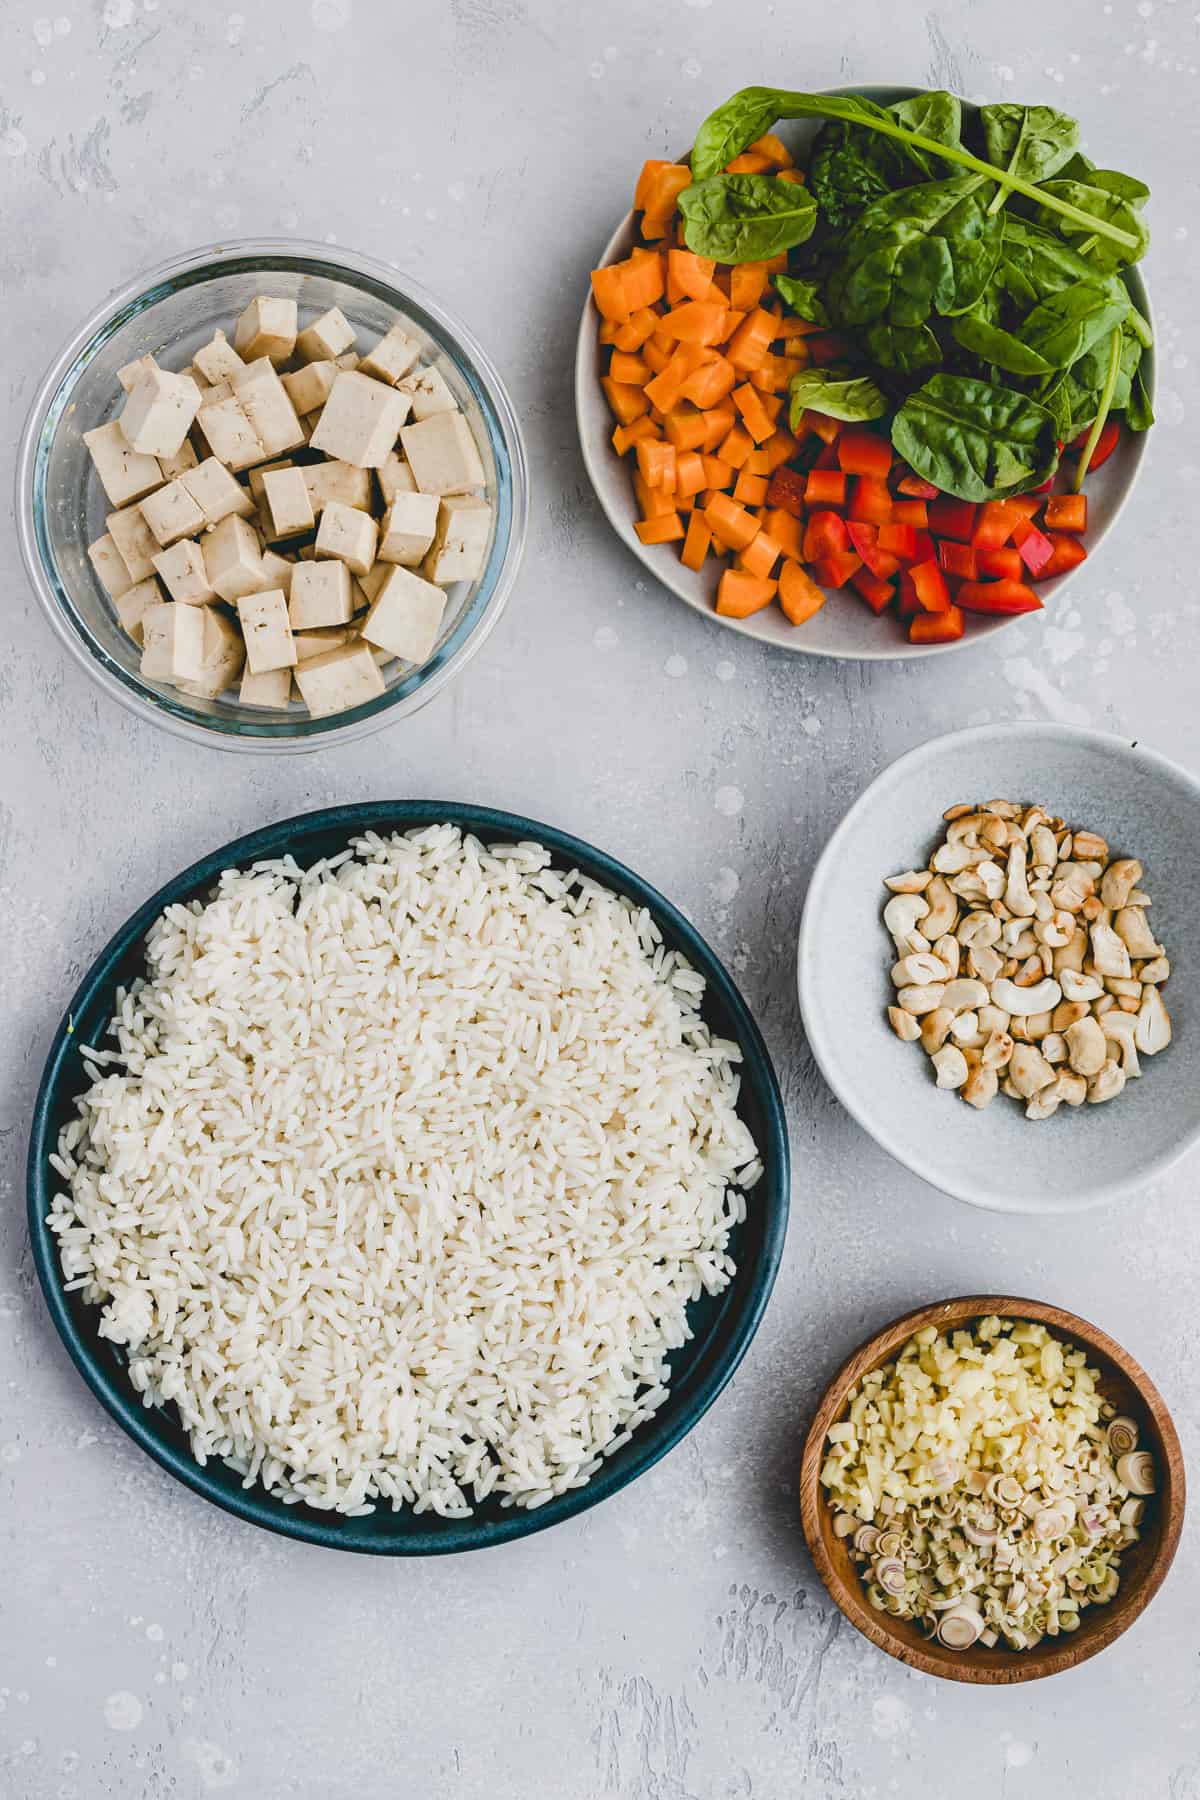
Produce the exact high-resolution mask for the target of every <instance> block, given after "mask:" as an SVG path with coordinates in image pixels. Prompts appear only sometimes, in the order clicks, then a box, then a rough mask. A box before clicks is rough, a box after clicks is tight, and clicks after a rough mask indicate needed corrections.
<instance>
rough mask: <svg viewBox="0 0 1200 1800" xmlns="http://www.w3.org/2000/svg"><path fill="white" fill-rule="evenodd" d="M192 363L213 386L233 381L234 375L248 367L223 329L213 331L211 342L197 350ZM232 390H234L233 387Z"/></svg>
mask: <svg viewBox="0 0 1200 1800" xmlns="http://www.w3.org/2000/svg"><path fill="white" fill-rule="evenodd" d="M192 363H193V365H194V366H195V367H196V368H197V369H199V371H200V373H201V375H202V376H203V377H204V379H205V381H207V382H208V383H209V384H210V385H211V386H213V387H215V386H216V385H217V383H218V382H221V381H228V382H230V383H232V381H233V378H234V376H235V375H240V374H241V373H242V371H243V369H244V368H245V367H246V364H245V362H244V361H243V359H242V358H241V357H240V356H239V355H238V353H237V351H236V350H235V349H234V347H233V345H232V344H231V343H230V342H229V339H228V338H227V337H226V336H225V333H224V332H223V331H214V332H213V334H212V341H211V343H207V344H205V346H204V348H203V349H202V350H197V352H196V354H195V356H193V358H192ZM230 391H231V392H232V388H231V390H230Z"/></svg>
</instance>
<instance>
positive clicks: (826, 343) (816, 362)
mask: <svg viewBox="0 0 1200 1800" xmlns="http://www.w3.org/2000/svg"><path fill="white" fill-rule="evenodd" d="M804 341H805V343H806V345H807V346H808V356H809V361H810V362H811V363H812V364H813V366H814V368H818V369H820V368H822V367H823V366H824V365H825V364H826V363H835V362H841V361H842V359H843V358H844V357H845V356H846V354H847V352H848V348H849V347H848V345H847V344H846V342H845V340H844V339H843V338H840V337H838V336H836V335H835V333H834V332H832V331H822V332H818V333H816V334H815V335H813V336H812V337H807V338H805V340H804Z"/></svg>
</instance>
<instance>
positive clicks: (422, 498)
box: [318, 494, 443, 569]
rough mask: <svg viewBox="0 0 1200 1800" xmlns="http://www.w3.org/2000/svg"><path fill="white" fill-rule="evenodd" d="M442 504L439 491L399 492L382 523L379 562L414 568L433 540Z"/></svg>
mask: <svg viewBox="0 0 1200 1800" xmlns="http://www.w3.org/2000/svg"><path fill="white" fill-rule="evenodd" d="M442 504H443V503H442V501H440V500H439V499H438V497H437V495H436V494H397V495H396V498H395V499H394V500H393V501H392V503H391V505H390V506H389V507H388V509H387V511H386V512H385V513H384V515H383V522H382V524H381V525H380V527H379V551H378V555H379V560H380V562H383V563H403V564H404V565H405V567H406V568H410V569H415V568H416V566H417V564H418V563H419V562H420V560H421V558H422V557H423V556H424V554H425V552H426V551H427V550H428V549H429V546H430V545H431V544H432V543H433V540H434V533H435V532H436V530H437V523H438V508H439V507H440V506H441V505H442ZM318 542H319V540H318Z"/></svg>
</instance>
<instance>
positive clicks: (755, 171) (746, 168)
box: [725, 150, 771, 175]
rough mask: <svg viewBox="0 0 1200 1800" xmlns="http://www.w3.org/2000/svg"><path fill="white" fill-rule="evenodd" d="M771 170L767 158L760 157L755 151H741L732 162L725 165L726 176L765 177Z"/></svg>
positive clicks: (768, 158) (769, 160) (769, 161)
mask: <svg viewBox="0 0 1200 1800" xmlns="http://www.w3.org/2000/svg"><path fill="white" fill-rule="evenodd" d="M770 168H771V159H770V157H769V156H760V155H759V153H758V151H757V150H743V151H742V154H741V155H740V156H735V157H734V159H733V161H732V162H727V163H726V164H725V173H726V174H727V175H766V174H767V173H768V172H769V170H770Z"/></svg>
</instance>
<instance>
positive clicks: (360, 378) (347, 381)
mask: <svg viewBox="0 0 1200 1800" xmlns="http://www.w3.org/2000/svg"><path fill="white" fill-rule="evenodd" d="M410 404H411V402H410V401H409V398H408V395H407V394H398V393H396V391H395V389H394V388H390V387H385V386H384V384H383V382H382V381H372V380H371V378H370V377H369V376H368V375H360V374H359V373H358V372H357V371H356V370H347V371H346V372H345V373H343V374H339V376H338V378H337V380H336V381H335V382H334V384H333V387H332V389H331V390H330V394H329V398H328V400H327V401H326V402H325V410H324V411H323V412H322V414H321V418H320V422H319V423H318V425H317V429H316V430H315V431H314V432H313V434H312V439H311V443H312V448H313V449H314V450H323V451H324V452H325V454H326V455H327V456H332V457H337V458H338V459H339V460H340V461H342V462H348V463H353V464H354V466H355V468H358V469H377V468H378V467H379V466H380V464H381V463H383V462H385V461H386V460H387V457H388V455H389V453H390V452H391V450H392V448H393V446H394V445H395V442H396V434H397V432H398V431H399V430H400V427H401V426H402V425H403V423H404V421H405V419H406V418H407V417H408V410H409V406H410Z"/></svg>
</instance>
